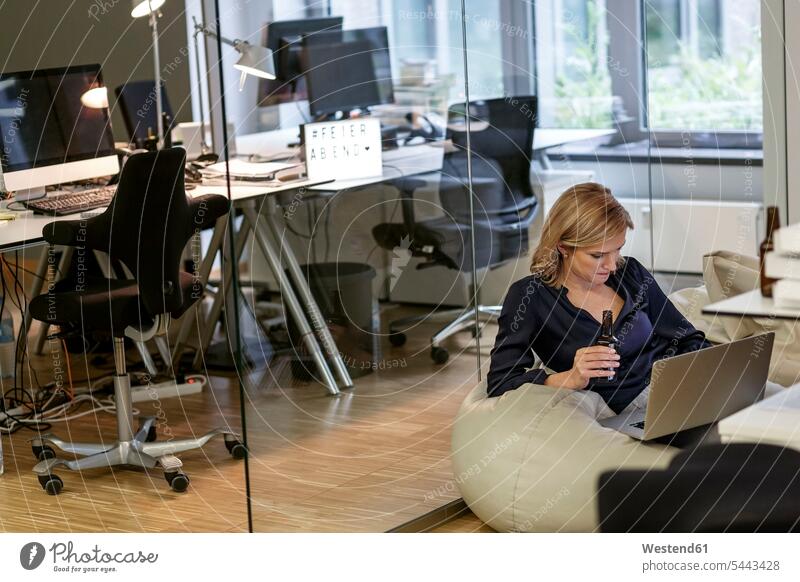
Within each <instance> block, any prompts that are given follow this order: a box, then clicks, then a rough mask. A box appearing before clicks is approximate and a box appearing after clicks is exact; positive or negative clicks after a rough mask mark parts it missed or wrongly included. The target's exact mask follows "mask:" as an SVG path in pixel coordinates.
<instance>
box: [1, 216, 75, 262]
mask: <svg viewBox="0 0 800 582" xmlns="http://www.w3.org/2000/svg"><path fill="white" fill-rule="evenodd" d="M77 218H80V214H74V215H72V216H58V217H55V216H43V215H41V214H33V213H32V212H24V213H23V212H21V213H19V215H18V216H17V218H16V219H15V220H3V221H0V253H7V252H9V251H16V250H20V249H22V248H24V247H30V246H35V245H41V244H44V243H45V240H44V237H43V236H42V229H43V228H44V227H45V225H46V224H48V223H50V222H54V221H56V220H75V219H77Z"/></svg>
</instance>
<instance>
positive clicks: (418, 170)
mask: <svg viewBox="0 0 800 582" xmlns="http://www.w3.org/2000/svg"><path fill="white" fill-rule="evenodd" d="M613 133H614V130H611V129H537V130H536V132H535V133H534V143H533V149H534V150H544V149H547V148H551V147H556V146H559V145H564V144H566V143H572V142H576V141H583V140H587V139H595V138H599V137H603V136H607V135H611V134H613ZM298 139H299V130H298V128H296V127H294V128H290V129H281V130H277V131H267V132H261V133H254V134H250V135H243V136H238V137H237V138H236V148H237V151H238V152H239V154H260V155H262V156H275V155H282V154H284V155H285V154H291V155H299V153H300V151H299V149H298V148H287V144H289V143H292V142H296V141H298ZM443 156H444V148H443V147H442V145H439V144H421V145H416V146H405V147H402V148H397V149H395V150H389V151H387V152H384V158H383V162H384V168H383V170H384V171H383V175H381V176H375V177H372V178H361V179H357V180H335V181H331V180H301V181H294V182H285V183H283V184H280V185H275V184H274V183H270V184H269V185H263V186H262V185H256V186H232V187H231V195H232V197H233V200H234V202H236V201H240V200H247V199H250V198H258V197H260V196H267V195H269V194H276V193H278V192H283V191H286V190H292V189H295V188H308V189H309V190H318V191H337V190H345V189H348V188H356V187H359V186H366V185H369V184H376V183H379V182H382V181H384V180H389V179H392V178H399V177H401V176H411V175H415V174H416V175H418V174H424V173H428V172H435V171H438V170H440V169H441V168H442V160H443ZM187 194H188V195H189V196H200V195H202V194H222V195H223V196H226V195H227V189H226V187H225V186H198V187H196V188H194V189H192V190H187ZM79 217H80V215H79V214H74V215H72V216H63V217H52V216H42V215H34V214H30V213H24V214H23V213H21V214H20V216H18V217H17V219H16V220H9V221H0V252H8V251H14V250H19V249H21V248H24V247H29V246H34V245H40V244H43V243H44V238H43V237H42V228H44V226H45V225H46V224H47V223H49V222H53V221H54V220H75V219H77V218H79ZM740 297H741V296H740ZM759 297H760V295H759ZM737 299H738V301H736V300H737ZM733 301H736V302H735V303H734V304H731V305H732V307H729V306H728V305H727V303H728V302H733ZM742 301H744V300H743V299H739V298H737V297H734V298H733V299H729V300H727V302H725V301H723V302H720V303H718V304H715V306H721V307H722V308H723V309H734V310H736V309H739V308H740V304H741V303H742ZM767 301H768V300H767ZM770 303H771V302H770ZM712 307H714V306H712V305H709V306H706V308H705V309H704V311H706V310H708V309H711V308H712ZM750 308H753V309H756V310H759V309H760V310H761V311H763V312H764V313H759V315H768V314H769V313H771V312H773V311H774V312H776V313H778V312H780V315H775V316H776V317H783V318H790V319H795V318H797V317H800V311H794V310H777V311H776V310H775V309H774V308H772V307H767V305H766V303H762V304H759V307H757V308H756V306H755V304H754V305H751V306H750ZM707 312H708V313H712V312H711V311H707ZM726 313H727V312H726ZM732 314H734V315H739V314H740V313H739V312H738V311H734V312H733V313H732Z"/></svg>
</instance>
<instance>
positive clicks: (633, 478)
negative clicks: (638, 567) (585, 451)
mask: <svg viewBox="0 0 800 582" xmlns="http://www.w3.org/2000/svg"><path fill="white" fill-rule="evenodd" d="M597 501H598V512H599V519H600V529H601V530H602V531H604V532H629V531H631V532H789V531H800V452H798V451H795V450H793V449H787V448H783V447H778V446H774V445H759V444H729V445H707V446H702V447H698V448H696V449H687V450H684V451H681V452H680V453H678V455H676V456H675V457H674V458H673V459H672V461H671V462H670V464H669V466H668V467H667V468H666V469H664V470H663V471H660V470H653V471H643V470H631V469H628V470H619V471H608V472H606V473H603V474H602V475H601V476H600V479H599V483H598V492H597Z"/></svg>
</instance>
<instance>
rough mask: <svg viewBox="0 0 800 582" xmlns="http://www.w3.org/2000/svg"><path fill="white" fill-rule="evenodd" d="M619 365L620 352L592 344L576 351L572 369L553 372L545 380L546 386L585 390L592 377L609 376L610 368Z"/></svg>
mask: <svg viewBox="0 0 800 582" xmlns="http://www.w3.org/2000/svg"><path fill="white" fill-rule="evenodd" d="M617 367H619V354H618V353H617V352H616V350H614V348H608V347H605V346H590V347H588V348H581V349H579V350H578V351H577V352H575V357H574V358H573V361H572V369H571V370H567V371H566V372H560V373H558V374H552V375H550V376H548V377H547V380H545V385H546V386H557V387H561V388H569V389H571V390H583V389H584V388H586V387H587V386H588V385H589V380H591V379H592V378H608V377H609V375H610V374H609V371H608V369H609V368H617Z"/></svg>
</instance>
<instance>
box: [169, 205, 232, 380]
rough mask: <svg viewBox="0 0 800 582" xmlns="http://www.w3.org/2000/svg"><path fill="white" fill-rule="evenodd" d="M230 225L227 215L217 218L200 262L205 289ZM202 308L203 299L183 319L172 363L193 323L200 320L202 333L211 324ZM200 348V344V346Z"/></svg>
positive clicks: (179, 354)
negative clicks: (203, 319)
mask: <svg viewBox="0 0 800 582" xmlns="http://www.w3.org/2000/svg"><path fill="white" fill-rule="evenodd" d="M227 225H228V218H227V216H225V217H222V218H220V219H219V220H217V224H216V225H214V233H213V234H212V235H211V241H210V242H209V244H208V250H207V251H206V256H205V257H203V261H202V262H201V263H200V269H199V270H198V273H197V275H198V277H199V280H200V284H201V285H202V286H203V290H205V288H206V285H207V284H208V277H209V276H210V275H211V267H213V266H214V260H215V259H216V258H217V254H218V253H219V251H220V249H221V248H222V240H223V237H224V236H225V229H226V228H227ZM201 308H202V300H200V301H198V302H197V303H195V305H194V307H193V308H192V310H191V313H186V314H185V315H184V317H183V319H182V320H181V327H180V329H179V330H178V336H177V338H176V339H175V348H174V349H173V351H172V364H173V366H174V365H177V363H178V359H179V358H180V356H181V353H182V352H183V346H184V345H185V344H186V338H187V337H188V336H189V332H190V331H191V329H192V324H193V323H194V322H198V324H199V325H198V327H199V328H200V334H203V333H204V330H205V328H206V327H207V326H208V325H209V321H205V322H204V321H202V319H201V318H200V315H201V313H202V312H201V311H200V310H201ZM198 349H199V346H198Z"/></svg>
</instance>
